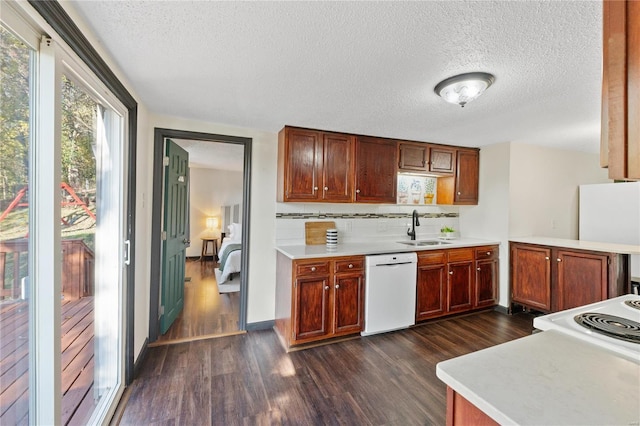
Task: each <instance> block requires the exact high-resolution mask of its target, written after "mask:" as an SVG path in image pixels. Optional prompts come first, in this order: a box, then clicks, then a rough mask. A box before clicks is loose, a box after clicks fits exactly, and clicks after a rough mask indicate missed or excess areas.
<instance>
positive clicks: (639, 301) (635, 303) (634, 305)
mask: <svg viewBox="0 0 640 426" xmlns="http://www.w3.org/2000/svg"><path fill="white" fill-rule="evenodd" d="M624 304H625V305H627V306H631V307H632V308H635V309H640V299H635V300H625V302H624Z"/></svg>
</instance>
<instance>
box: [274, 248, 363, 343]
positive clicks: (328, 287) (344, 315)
mask: <svg viewBox="0 0 640 426" xmlns="http://www.w3.org/2000/svg"><path fill="white" fill-rule="evenodd" d="M363 325H364V256H348V257H334V258H322V259H304V260H291V259H288V258H286V256H284V255H282V254H280V253H278V265H277V272H276V326H275V327H276V331H277V332H278V334H279V335H280V337H281V338H282V339H283V343H284V344H285V346H286V347H291V346H295V345H300V344H304V343H311V342H316V341H321V340H325V339H330V338H334V337H339V336H345V335H349V334H357V333H360V332H361V331H362V330H363Z"/></svg>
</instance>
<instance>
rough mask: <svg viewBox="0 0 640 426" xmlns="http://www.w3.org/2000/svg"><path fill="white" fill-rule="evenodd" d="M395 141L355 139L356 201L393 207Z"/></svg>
mask: <svg viewBox="0 0 640 426" xmlns="http://www.w3.org/2000/svg"><path fill="white" fill-rule="evenodd" d="M396 156H397V147H396V141H393V140H386V139H376V138H369V137H358V139H357V142H356V177H355V179H356V181H355V185H356V201H357V202H360V203H395V202H396V182H397V177H398V176H397V160H396Z"/></svg>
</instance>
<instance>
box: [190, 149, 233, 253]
mask: <svg viewBox="0 0 640 426" xmlns="http://www.w3.org/2000/svg"><path fill="white" fill-rule="evenodd" d="M211 149H215V148H211ZM242 177H243V173H242V172H233V171H229V170H215V169H204V168H195V167H194V168H191V169H190V174H189V196H190V199H189V229H190V237H191V246H190V247H188V248H187V256H200V253H201V251H202V241H201V240H200V238H202V237H204V236H207V237H209V238H220V232H221V229H220V227H221V226H222V213H221V211H220V206H225V205H232V204H242ZM212 216H215V217H217V218H218V221H219V225H218V229H217V230H214V232H213V235H209V233H210V232H211V231H210V230H208V229H207V225H206V220H207V218H208V217H212ZM218 243H220V242H219V241H218Z"/></svg>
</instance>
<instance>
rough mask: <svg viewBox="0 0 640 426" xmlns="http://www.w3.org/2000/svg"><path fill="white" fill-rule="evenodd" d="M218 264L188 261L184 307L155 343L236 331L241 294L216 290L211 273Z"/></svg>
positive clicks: (213, 274) (214, 279) (216, 286)
mask: <svg viewBox="0 0 640 426" xmlns="http://www.w3.org/2000/svg"><path fill="white" fill-rule="evenodd" d="M217 265H218V264H217V263H215V262H213V261H211V260H206V261H204V262H201V261H200V260H192V259H189V260H187V262H186V265H185V266H186V268H185V271H186V273H185V274H186V276H187V277H190V278H191V280H189V281H186V282H185V285H184V308H183V310H182V313H181V314H180V315H179V316H178V318H176V320H175V322H174V323H173V324H172V325H171V327H170V328H169V330H168V331H167V332H166V333H165V334H163V335H162V336H160V338H159V339H158V340H157V342H155V345H161V344H166V343H169V342H174V341H182V340H189V339H193V338H201V337H212V336H215V335H224V334H229V333H234V332H237V331H238V330H239V327H238V319H239V316H240V293H239V292H238V293H224V294H219V293H218V284H217V283H216V277H215V273H214V268H216V267H217ZM235 279H238V280H239V279H240V278H235Z"/></svg>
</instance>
